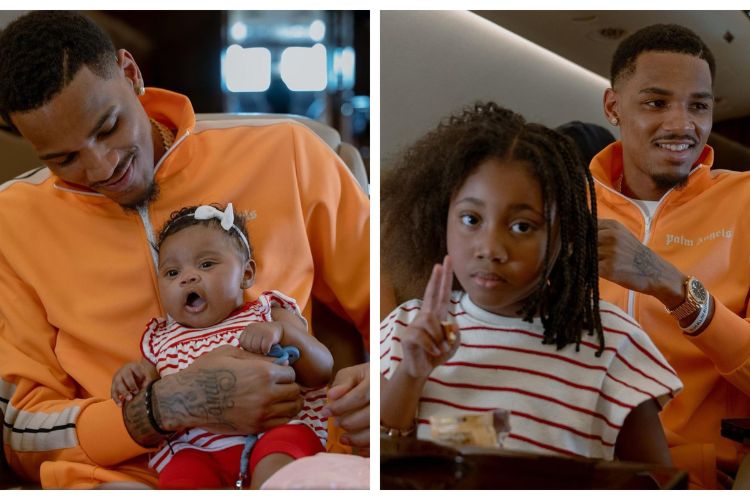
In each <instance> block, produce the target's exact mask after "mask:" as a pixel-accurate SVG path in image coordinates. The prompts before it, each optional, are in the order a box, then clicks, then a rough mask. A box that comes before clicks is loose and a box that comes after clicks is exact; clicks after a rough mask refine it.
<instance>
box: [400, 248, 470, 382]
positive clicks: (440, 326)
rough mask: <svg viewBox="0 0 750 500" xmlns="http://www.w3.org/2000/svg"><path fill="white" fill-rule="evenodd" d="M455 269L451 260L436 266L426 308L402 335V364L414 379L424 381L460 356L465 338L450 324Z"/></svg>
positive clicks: (425, 298)
mask: <svg viewBox="0 0 750 500" xmlns="http://www.w3.org/2000/svg"><path fill="white" fill-rule="evenodd" d="M452 283H453V269H452V266H451V261H450V257H448V256H446V257H445V259H444V260H443V264H442V265H441V264H436V265H435V267H434V268H433V270H432V275H431V276H430V280H429V281H428V282H427V287H426V288H425V292H424V300H423V301H422V307H421V308H420V310H419V312H418V313H417V315H416V316H415V317H414V319H413V320H412V322H411V324H410V325H409V326H408V327H407V328H406V329H405V330H404V332H403V333H402V334H401V346H402V349H403V360H402V365H403V367H404V368H405V369H406V370H407V373H408V374H409V375H410V376H412V377H414V378H424V377H427V376H429V374H430V373H432V370H434V369H435V367H437V366H439V365H442V364H443V363H445V362H446V361H448V360H449V359H450V358H451V357H453V355H454V354H455V353H456V350H457V349H458V346H459V345H460V344H461V339H460V336H459V333H458V329H457V328H456V325H455V324H453V323H451V322H449V321H448V309H449V305H450V299H451V285H452Z"/></svg>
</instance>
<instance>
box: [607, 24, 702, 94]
mask: <svg viewBox="0 0 750 500" xmlns="http://www.w3.org/2000/svg"><path fill="white" fill-rule="evenodd" d="M644 52H675V53H678V54H689V55H693V56H696V57H698V58H700V59H703V60H704V61H706V62H707V63H708V69H709V70H710V71H711V81H712V82H713V80H714V77H715V76H716V62H715V61H714V55H713V54H712V53H711V49H709V48H708V46H707V45H706V44H705V43H703V40H701V38H700V37H699V36H698V35H696V34H695V33H694V32H693V31H692V30H689V29H688V28H686V27H684V26H680V25H678V24H654V25H652V26H647V27H645V28H643V29H640V30H638V31H636V32H635V33H633V34H632V35H630V36H629V37H627V38H626V39H625V40H623V41H622V43H620V45H619V46H618V47H617V50H616V51H615V55H614V56H612V66H611V68H610V83H611V85H612V86H613V87H614V85H615V81H617V80H618V79H620V78H622V77H623V76H629V75H630V74H631V73H632V72H633V71H634V70H635V61H636V59H637V58H638V56H639V55H640V54H642V53H644Z"/></svg>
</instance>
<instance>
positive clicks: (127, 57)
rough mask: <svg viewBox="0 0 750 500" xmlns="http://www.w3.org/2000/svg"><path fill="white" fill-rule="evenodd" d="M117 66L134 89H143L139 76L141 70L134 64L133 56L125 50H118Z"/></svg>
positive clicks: (141, 77)
mask: <svg viewBox="0 0 750 500" xmlns="http://www.w3.org/2000/svg"><path fill="white" fill-rule="evenodd" d="M117 66H118V67H119V68H120V70H121V71H122V72H123V74H124V75H125V78H127V79H128V80H130V82H131V83H132V84H133V88H134V89H138V88H143V87H145V84H144V82H143V76H142V75H141V69H140V68H139V67H138V64H137V63H136V62H135V58H134V57H133V54H131V53H130V52H128V51H127V50H125V49H119V50H118V51H117Z"/></svg>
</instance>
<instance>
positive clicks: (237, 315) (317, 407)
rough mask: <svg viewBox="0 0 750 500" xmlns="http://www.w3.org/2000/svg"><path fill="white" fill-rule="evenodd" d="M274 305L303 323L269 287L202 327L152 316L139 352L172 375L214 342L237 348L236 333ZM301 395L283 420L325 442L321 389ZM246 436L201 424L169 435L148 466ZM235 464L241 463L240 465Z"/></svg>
mask: <svg viewBox="0 0 750 500" xmlns="http://www.w3.org/2000/svg"><path fill="white" fill-rule="evenodd" d="M272 306H276V307H282V308H284V309H287V310H289V311H292V312H294V313H295V314H297V316H299V317H300V318H301V319H302V320H303V321H305V323H306V320H305V318H304V317H303V316H302V314H301V312H300V310H299V307H298V306H297V303H296V302H295V301H294V299H292V298H290V297H287V296H286V295H284V294H282V293H281V292H277V291H269V292H264V293H262V294H261V295H260V297H258V299H257V300H255V301H254V302H247V303H245V304H244V305H243V306H242V307H240V308H239V309H237V310H235V311H234V312H233V313H232V314H230V315H229V317H227V319H225V320H224V321H222V322H221V323H218V324H216V325H213V326H209V327H206V328H189V327H186V326H183V325H181V324H179V323H177V322H176V321H174V320H173V319H172V318H167V319H166V320H165V319H162V318H155V319H152V320H151V321H150V322H149V324H148V325H147V326H146V331H145V332H144V333H143V337H142V338H141V352H142V353H143V356H144V357H145V358H146V359H147V360H149V361H151V362H152V363H153V364H154V365H155V366H156V369H157V371H158V372H159V376H161V377H163V376H165V375H170V374H172V373H175V372H178V371H180V370H183V369H185V368H187V367H188V366H190V364H191V363H192V362H193V361H194V360H195V359H197V358H198V357H200V356H201V355H203V354H206V353H207V352H210V351H212V350H214V349H216V348H217V347H220V346H225V345H232V346H235V347H239V345H240V344H239V338H240V334H241V333H242V332H243V330H244V329H245V327H246V326H247V325H248V324H250V323H256V322H261V321H273V319H272V318H271V307H272ZM303 395H304V398H305V403H304V406H303V408H302V410H301V411H300V413H299V414H297V416H296V417H295V418H294V419H293V420H292V421H290V422H289V424H287V425H291V424H304V425H307V426H308V427H310V428H311V429H312V430H313V431H314V432H315V434H316V435H317V436H318V438H320V440H321V443H322V444H323V446H325V442H326V438H327V426H326V423H327V422H326V420H327V419H326V418H323V417H321V416H320V414H319V412H320V411H321V410H322V409H323V404H324V403H325V397H326V393H325V388H322V389H315V390H308V391H303ZM260 436H262V434H261V435H259V437H260ZM245 438H246V436H245V435H236V434H235V435H230V434H214V433H211V432H208V431H206V430H203V429H200V428H194V429H190V430H189V431H186V432H183V433H181V434H179V435H177V436H175V437H174V438H172V439H171V440H170V444H171V445H172V449H171V450H170V448H169V446H166V445H164V446H163V447H162V448H161V449H159V451H157V452H156V453H155V454H154V455H153V456H152V457H151V460H150V461H149V466H150V467H152V468H153V469H154V470H156V472H161V471H162V470H163V469H164V467H166V465H167V464H168V463H169V462H170V461H171V459H172V456H173V454H172V450H174V454H177V453H179V452H180V451H181V450H186V449H194V450H196V449H197V450H203V451H220V450H225V449H227V448H229V447H232V446H243V445H244V444H245ZM237 466H238V468H239V464H238V465H237Z"/></svg>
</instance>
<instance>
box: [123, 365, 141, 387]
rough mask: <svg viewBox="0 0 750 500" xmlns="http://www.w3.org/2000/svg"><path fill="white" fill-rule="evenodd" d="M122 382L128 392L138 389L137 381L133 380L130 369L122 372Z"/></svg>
mask: <svg viewBox="0 0 750 500" xmlns="http://www.w3.org/2000/svg"><path fill="white" fill-rule="evenodd" d="M122 382H123V384H125V387H127V389H128V392H135V391H137V390H138V383H137V382H136V381H135V377H133V371H132V370H125V372H124V373H123V374H122Z"/></svg>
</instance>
